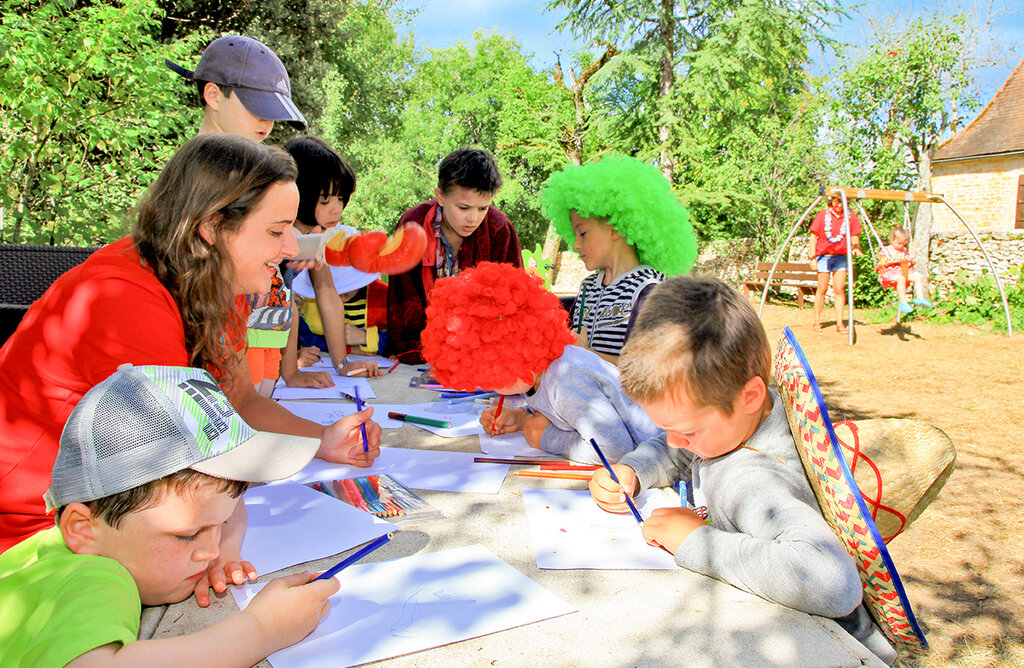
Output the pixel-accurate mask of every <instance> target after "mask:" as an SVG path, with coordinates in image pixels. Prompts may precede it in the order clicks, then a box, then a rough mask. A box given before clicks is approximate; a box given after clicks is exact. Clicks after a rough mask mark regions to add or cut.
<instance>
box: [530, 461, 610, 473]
mask: <svg viewBox="0 0 1024 668" xmlns="http://www.w3.org/2000/svg"><path fill="white" fill-rule="evenodd" d="M599 468H601V465H600V464H573V463H572V462H551V463H550V464H541V465H540V470H541V471H596V470H597V469H599Z"/></svg>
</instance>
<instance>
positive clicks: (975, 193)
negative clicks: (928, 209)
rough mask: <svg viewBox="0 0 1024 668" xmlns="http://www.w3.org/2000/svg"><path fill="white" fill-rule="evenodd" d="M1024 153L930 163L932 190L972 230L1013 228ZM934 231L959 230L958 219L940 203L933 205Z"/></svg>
mask: <svg viewBox="0 0 1024 668" xmlns="http://www.w3.org/2000/svg"><path fill="white" fill-rule="evenodd" d="M1021 176H1024V154H1018V155H1008V156H1002V157H993V158H983V159H978V160H957V161H954V162H938V163H935V164H933V165H932V192H935V193H939V194H941V195H943V196H944V197H945V198H946V200H947V201H948V202H949V203H950V204H952V205H953V206H954V207H956V210H957V211H959V212H960V215H961V216H963V217H964V219H965V220H966V221H967V223H968V224H969V225H970V226H971V227H973V228H974V229H975V230H1012V229H1013V227H1014V217H1015V215H1016V209H1017V184H1018V182H1019V179H1020V177H1021ZM932 215H933V217H934V220H935V222H934V225H933V227H932V231H933V232H959V231H962V230H963V229H964V226H963V224H962V223H961V222H960V220H959V219H958V218H957V217H956V216H955V215H953V212H952V211H950V210H949V208H948V207H946V206H945V205H943V204H936V205H934V206H933V207H932Z"/></svg>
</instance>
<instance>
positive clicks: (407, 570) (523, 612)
mask: <svg viewBox="0 0 1024 668" xmlns="http://www.w3.org/2000/svg"><path fill="white" fill-rule="evenodd" d="M336 577H337V579H338V580H340V581H341V590H340V591H339V592H338V593H337V594H335V595H334V596H332V597H331V599H330V601H331V609H330V612H328V613H327V616H326V617H324V618H323V619H322V620H321V621H320V625H319V626H318V627H317V628H316V630H314V631H313V633H311V634H310V635H308V636H307V637H306V638H305V639H304V640H302V641H301V642H299V643H298V644H297V645H293V646H292V647H288V648H286V649H283V650H281V651H279V652H275V653H274V654H271V655H270V656H269V657H268V659H269V660H270V663H271V664H273V665H274V666H275V668H299V667H301V668H335V667H336V666H351V665H356V664H361V663H367V662H370V661H379V660H382V659H387V658H391V657H395V656H400V655H402V654H409V653H412V652H419V651H422V650H425V649H430V648H432V647H440V646H441V645H447V644H448V643H453V642H458V641H460V640H466V639H469V638H476V637H479V636H482V635H487V634H489V633H496V632H498V631H504V630H506V629H511V628H515V627H517V626H522V625H524V624H531V623H534V622H538V621H541V620H544V619H550V618H552V617H558V616H560V615H565V614H568V613H570V612H576V609H575V608H573V607H572V606H571V605H569V604H568V603H566V602H565V601H563V600H561V599H560V598H558V597H557V596H555V595H554V594H552V593H551V592H549V591H547V590H545V589H544V588H542V587H541V586H540V585H538V584H537V583H536V582H534V581H533V580H531V579H529V578H528V577H526V576H525V575H523V574H522V573H520V572H519V571H517V570H516V569H515V568H513V567H512V566H510V565H508V564H507V563H505V562H504V561H502V560H501V559H499V558H498V557H496V556H494V554H492V553H491V552H490V551H488V550H487V549H486V548H484V547H482V546H480V545H470V546H467V547H460V548H456V549H454V550H444V551H441V552H430V553H426V554H414V555H412V556H409V557H404V558H402V559H395V560H393V561H381V562H376V563H368V564H356V565H354V566H351V567H349V568H347V569H345V570H343V571H342V572H340V573H338V575H337V576H336ZM262 587H263V585H262V584H257V585H245V586H241V587H231V595H232V596H234V597H235V602H236V603H238V607H239V608H242V609H244V608H245V606H246V605H248V603H249V601H250V600H252V597H253V596H255V595H256V592H258V591H259V589H261V588H262Z"/></svg>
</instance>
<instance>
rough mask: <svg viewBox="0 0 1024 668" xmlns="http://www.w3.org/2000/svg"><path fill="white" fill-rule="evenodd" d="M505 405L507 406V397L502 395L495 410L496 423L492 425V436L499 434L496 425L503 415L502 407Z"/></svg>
mask: <svg viewBox="0 0 1024 668" xmlns="http://www.w3.org/2000/svg"><path fill="white" fill-rule="evenodd" d="M504 405H505V395H504V394H502V395H501V396H499V397H498V407H497V408H495V409H494V422H492V423H491V433H492V434H496V433H498V432H497V431H495V429H497V426H496V425H497V423H498V416H499V415H501V407H502V406H504Z"/></svg>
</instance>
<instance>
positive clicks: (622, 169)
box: [541, 155, 697, 364]
mask: <svg viewBox="0 0 1024 668" xmlns="http://www.w3.org/2000/svg"><path fill="white" fill-rule="evenodd" d="M541 205H542V207H543V209H544V213H545V214H546V215H547V216H548V218H550V219H551V221H552V222H553V223H554V225H555V229H556V230H557V231H558V234H559V235H561V236H562V238H563V239H565V240H566V242H567V243H569V244H570V245H571V246H572V248H573V250H575V251H576V252H577V253H579V254H580V259H582V260H583V264H584V265H585V266H586V267H587V269H588V270H590V271H593V272H594V273H593V274H591V275H589V276H587V277H586V278H585V279H583V283H582V284H581V285H580V290H579V293H578V294H577V295H576V301H575V303H574V305H573V309H572V317H571V320H570V324H572V326H573V328H574V329H575V330H576V331H577V333H578V336H577V342H576V343H577V345H579V346H582V347H584V348H587V349H588V350H592V351H594V352H595V353H597V354H598V355H600V356H601V357H602V358H603V359H605V360H606V361H608V362H611V363H612V364H615V363H616V361H617V360H618V357H619V351H620V350H621V349H622V346H623V344H625V342H626V339H627V338H628V337H629V332H630V330H631V329H632V327H633V323H634V322H635V320H636V316H637V314H638V313H639V312H640V307H641V306H642V305H643V302H644V299H646V297H647V294H648V293H649V292H650V291H651V290H652V289H653V288H654V286H656V285H657V284H658V283H660V282H662V281H664V280H665V277H666V276H673V275H675V274H679V273H683V272H686V271H689V269H690V267H691V266H692V265H693V261H694V260H695V259H696V257H697V240H696V237H694V234H693V229H692V228H691V227H690V221H689V216H688V214H687V211H686V209H685V208H684V207H683V206H682V205H681V204H680V203H679V201H678V200H677V199H676V196H675V194H673V192H672V187H671V185H670V184H669V182H668V180H666V179H665V177H664V176H662V174H661V172H659V171H658V169H657V168H656V167H654V166H653V165H649V164H646V163H644V162H641V161H640V160H637V159H636V158H629V157H626V156H621V155H609V156H606V157H604V158H602V159H601V160H599V161H597V162H591V163H587V164H586V165H582V166H578V165H569V166H567V167H566V168H565V169H563V170H562V171H560V172H558V173H556V174H553V175H552V176H551V178H549V179H548V180H547V182H546V183H545V184H544V189H543V190H542V191H541Z"/></svg>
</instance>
